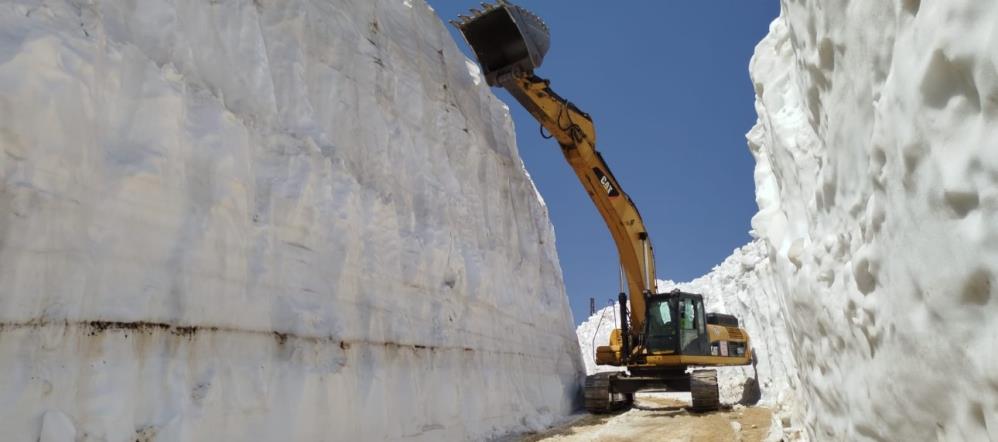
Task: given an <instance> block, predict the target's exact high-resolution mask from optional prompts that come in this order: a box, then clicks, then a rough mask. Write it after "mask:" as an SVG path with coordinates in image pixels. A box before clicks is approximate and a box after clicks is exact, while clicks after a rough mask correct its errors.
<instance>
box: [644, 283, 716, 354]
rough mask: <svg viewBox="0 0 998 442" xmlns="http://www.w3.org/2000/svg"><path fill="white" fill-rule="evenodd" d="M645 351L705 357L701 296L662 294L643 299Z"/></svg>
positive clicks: (705, 347) (704, 324)
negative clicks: (645, 312) (644, 303)
mask: <svg viewBox="0 0 998 442" xmlns="http://www.w3.org/2000/svg"><path fill="white" fill-rule="evenodd" d="M647 306H648V307H647V308H648V313H647V315H648V320H647V321H646V322H645V327H646V328H647V330H645V348H646V349H647V350H648V353H649V354H679V355H708V354H710V353H709V347H710V342H709V339H708V336H707V322H706V320H705V316H704V308H703V296H701V295H695V294H691V293H680V292H673V293H663V294H658V295H652V296H650V297H649V298H648V300H647Z"/></svg>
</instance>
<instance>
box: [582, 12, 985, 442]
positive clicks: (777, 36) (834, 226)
mask: <svg viewBox="0 0 998 442" xmlns="http://www.w3.org/2000/svg"><path fill="white" fill-rule="evenodd" d="M781 3H782V12H781V15H780V17H779V18H778V19H776V20H775V21H774V22H773V23H772V25H771V27H770V33H769V35H768V36H767V37H766V38H765V39H764V40H763V41H762V42H761V43H760V44H759V45H758V46H757V48H756V53H755V56H754V58H753V60H752V63H751V67H750V70H751V75H752V79H753V83H754V87H755V91H756V95H757V99H756V108H757V111H758V114H759V121H758V123H757V124H756V126H755V127H754V128H752V130H751V131H750V133H749V134H748V140H749V148H750V149H751V152H752V154H753V155H754V156H755V158H756V161H757V165H756V169H755V180H756V195H757V196H756V198H757V202H758V205H759V213H758V214H757V215H756V216H755V217H754V218H753V220H752V228H753V232H752V233H753V236H755V237H756V238H757V239H756V240H755V241H754V242H752V243H750V244H749V245H747V246H745V247H743V248H741V249H739V250H736V251H735V252H734V254H733V255H732V256H731V257H729V258H728V259H727V260H725V261H724V262H723V263H722V264H720V265H718V266H717V267H716V268H715V269H714V270H713V271H712V272H711V273H710V274H708V275H706V276H704V277H702V278H699V279H697V280H695V281H692V282H690V283H683V284H678V287H680V288H682V289H684V290H688V291H692V292H696V293H703V294H704V296H705V298H706V302H707V304H708V307H709V308H710V309H711V310H714V311H721V312H728V313H733V314H735V315H738V316H739V318H740V319H741V320H742V323H743V326H744V327H746V328H747V330H748V332H749V333H750V335H751V337H752V339H753V345H754V347H755V349H756V351H757V355H758V357H759V364H758V374H756V373H755V372H754V371H753V370H752V369H751V368H731V369H722V370H721V379H720V381H721V395H722V401H723V402H725V403H728V404H733V403H737V402H744V399H746V398H748V397H746V396H744V395H743V393H744V392H746V391H748V389H746V388H745V386H746V384H747V383H750V382H752V379H753V378H755V377H757V378H758V380H757V381H758V384H759V387H760V389H759V390H760V393H761V397H760V402H759V403H760V404H761V405H765V406H770V407H774V408H775V410H774V411H775V412H776V413H777V414H778V416H779V420H780V421H781V423H782V424H783V426H784V432H785V435H786V437H787V438H788V439H791V440H793V439H811V440H820V441H825V440H829V441H831V440H836V441H837V440H843V441H844V440H848V441H854V440H855V441H862V440H883V441H895V440H954V441H957V440H960V441H962V440H998V351H996V350H998V320H996V318H998V287H996V285H998V50H996V48H998V3H996V2H992V1H974V0H945V1H944V0H932V1H930V0H922V1H919V0H898V1H880V0H852V1H847V0H828V1H803V0H783V1H782V2H781ZM661 273H665V274H667V270H665V271H663V272H661ZM660 286H661V288H662V289H663V290H668V289H669V288H671V287H672V286H674V284H672V283H671V282H669V281H663V282H660ZM600 318H601V314H600V313H598V314H597V315H596V316H594V317H593V318H590V320H588V321H587V322H585V323H583V324H582V325H581V326H580V327H579V328H578V336H579V344H580V348H581V350H582V353H583V359H584V361H585V363H586V365H587V369H588V370H589V371H590V372H593V371H595V370H599V369H604V367H600V368H598V369H597V368H596V367H595V366H594V365H593V364H592V354H591V351H592V350H591V349H592V339H593V337H594V336H596V342H597V343H596V345H605V342H607V336H608V335H609V331H610V329H611V328H612V326H611V325H610V324H611V323H612V319H613V316H612V313H610V312H607V313H606V315H605V316H603V323H602V325H600V326H599V327H598V329H597V324H598V323H599V321H600ZM601 343H602V344H601ZM747 381H748V382H747ZM749 397H750V396H749Z"/></svg>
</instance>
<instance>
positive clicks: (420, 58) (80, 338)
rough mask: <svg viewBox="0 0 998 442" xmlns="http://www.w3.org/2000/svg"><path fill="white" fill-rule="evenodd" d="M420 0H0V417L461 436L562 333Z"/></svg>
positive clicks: (484, 97) (548, 386)
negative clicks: (332, 0) (333, 0)
mask: <svg viewBox="0 0 998 442" xmlns="http://www.w3.org/2000/svg"><path fill="white" fill-rule="evenodd" d="M479 82H480V80H479V79H478V78H474V77H473V76H471V75H469V73H468V69H467V66H466V59H465V58H464V57H463V56H462V55H461V53H460V52H459V51H458V50H457V48H456V46H455V44H454V42H453V41H452V40H451V38H450V36H449V34H448V33H447V31H446V29H445V28H444V27H443V25H442V24H441V22H440V20H439V19H438V18H437V17H436V16H435V15H434V13H433V12H432V10H431V9H429V7H428V6H427V5H425V4H424V3H423V2H420V1H408V0H406V1H402V0H393V1H388V0H381V1H344V2H329V1H320V0H267V1H252V0H223V1H214V2H203V1H194V2H186V1H176V0H141V1H138V2H118V1H91V2H83V3H80V2H75V1H68V0H66V1H59V0H57V1H41V0H12V1H7V2H3V3H2V4H0V116H2V118H0V372H2V373H4V376H3V378H2V379H0V398H2V399H3V401H2V402H3V404H5V405H0V422H4V434H5V437H7V438H10V439H12V440H37V439H39V438H41V439H42V440H80V439H87V440H89V439H97V440H100V439H110V440H133V439H138V440H153V439H155V440H369V439H390V440H433V441H436V440H462V439H483V438H488V437H491V436H496V435H501V434H505V433H508V432H512V431H522V430H528V429H536V428H537V427H538V426H542V425H544V424H547V423H549V422H550V421H551V420H553V419H556V418H558V417H559V416H561V415H565V414H567V413H569V412H571V411H572V409H573V406H574V404H573V401H574V398H575V396H576V393H577V388H578V385H579V379H578V376H579V375H578V374H579V373H580V371H581V361H580V359H579V356H578V346H577V343H576V340H575V338H574V336H573V334H572V325H571V324H572V319H571V313H570V311H569V308H568V304H567V299H566V297H565V292H564V287H563V284H562V281H561V271H560V266H559V263H558V258H557V255H556V252H555V249H554V233H553V230H552V228H551V226H550V223H549V221H548V218H547V211H546V209H545V207H544V206H543V204H542V203H541V202H540V201H539V200H538V199H537V198H536V196H535V191H534V188H533V184H532V183H531V181H530V180H529V177H528V176H527V175H526V174H525V172H524V170H523V169H522V163H521V162H520V159H519V155H518V153H517V151H516V147H515V142H514V135H513V128H512V123H511V120H510V117H509V113H508V111H507V109H506V108H505V106H503V105H502V104H501V103H500V102H499V101H498V100H497V99H496V98H495V97H494V96H493V95H492V94H491V93H490V92H489V91H488V89H487V87H486V86H484V85H479V84H478V83H479Z"/></svg>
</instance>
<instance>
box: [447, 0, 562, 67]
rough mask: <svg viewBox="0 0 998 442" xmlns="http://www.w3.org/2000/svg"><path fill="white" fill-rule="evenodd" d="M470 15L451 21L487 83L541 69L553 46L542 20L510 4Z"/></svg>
mask: <svg viewBox="0 0 998 442" xmlns="http://www.w3.org/2000/svg"><path fill="white" fill-rule="evenodd" d="M471 14H472V15H471V16H465V15H462V16H460V18H459V19H458V20H451V22H450V23H451V24H453V25H454V26H455V27H457V28H458V29H459V30H460V31H461V34H463V35H464V39H465V40H467V41H468V45H469V46H471V49H472V50H473V51H475V56H476V57H478V64H480V65H481V66H482V71H483V74H485V81H486V82H488V83H489V86H495V85H496V84H497V83H498V78H499V76H501V75H504V74H507V73H514V74H515V73H521V72H522V73H530V72H533V71H534V69H537V68H538V67H540V65H541V62H542V61H544V55H545V54H547V52H548V48H549V47H550V45H551V35H550V33H549V32H548V27H547V25H546V24H544V21H542V20H541V19H540V18H539V17H537V16H536V15H534V14H533V13H531V12H530V11H527V10H526V9H523V8H521V7H519V6H516V5H514V4H512V3H509V2H507V1H505V0H498V2H497V3H496V4H489V3H482V9H481V10H478V9H472V10H471Z"/></svg>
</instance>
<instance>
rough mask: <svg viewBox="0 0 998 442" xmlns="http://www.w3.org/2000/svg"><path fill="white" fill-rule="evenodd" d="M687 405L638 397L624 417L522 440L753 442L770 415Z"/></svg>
mask: <svg viewBox="0 0 998 442" xmlns="http://www.w3.org/2000/svg"><path fill="white" fill-rule="evenodd" d="M687 406H689V404H688V403H686V402H685V401H680V400H676V399H673V398H667V397H656V396H648V395H638V397H637V404H636V406H635V407H634V408H633V409H631V410H629V411H627V412H625V413H621V414H615V415H614V414H610V415H601V416H597V415H586V416H585V417H583V418H581V419H579V420H577V421H574V422H572V423H571V424H569V425H566V426H563V427H558V428H554V429H552V430H549V431H546V432H544V433H539V434H533V435H529V436H526V437H524V438H523V439H522V440H523V441H524V442H536V441H597V440H598V441H610V442H613V441H621V442H622V441H656V442H662V441H711V442H713V441H741V442H759V441H762V440H765V438H766V435H767V434H768V433H769V426H770V423H771V419H772V412H771V411H770V410H769V409H766V408H761V407H750V408H739V409H737V410H736V409H727V410H725V409H722V410H720V411H717V412H713V413H704V414H696V413H691V412H689V411H688V410H687V409H686V407H687ZM733 423H737V425H733ZM736 428H739V430H738V431H736Z"/></svg>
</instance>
